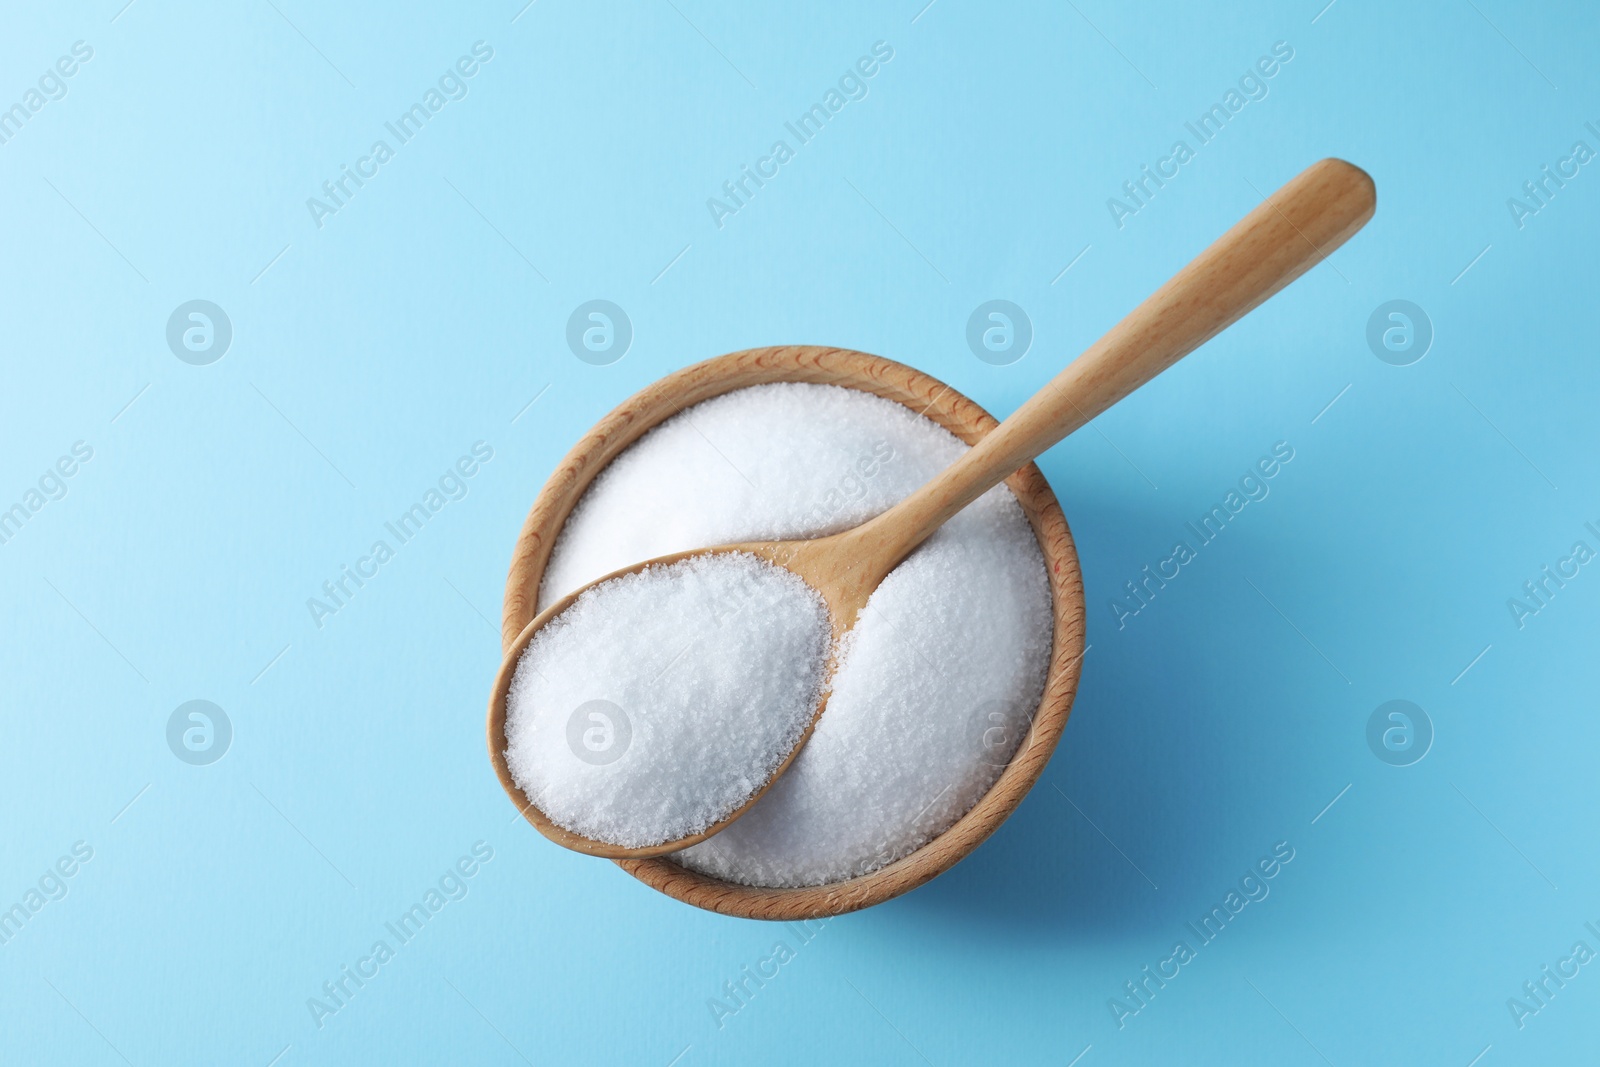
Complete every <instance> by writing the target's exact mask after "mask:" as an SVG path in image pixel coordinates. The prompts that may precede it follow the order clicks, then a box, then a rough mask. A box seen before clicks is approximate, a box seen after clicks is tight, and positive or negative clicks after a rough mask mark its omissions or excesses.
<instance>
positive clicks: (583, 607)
mask: <svg viewBox="0 0 1600 1067" xmlns="http://www.w3.org/2000/svg"><path fill="white" fill-rule="evenodd" d="M613 569H616V568H613ZM829 643H830V629H829V621H828V610H827V606H826V604H824V602H823V600H822V597H821V596H820V595H819V594H818V593H817V592H816V591H815V590H814V589H812V588H811V587H810V586H808V585H807V584H806V583H805V582H804V581H802V580H801V579H800V578H799V577H797V576H796V575H794V574H793V573H791V572H789V571H786V570H784V569H783V568H781V567H777V566H774V565H773V564H771V563H768V562H766V561H765V560H762V559H760V558H758V557H756V556H753V555H750V554H748V553H743V552H738V553H718V554H715V555H708V556H694V557H690V558H689V559H686V560H683V561H681V562H678V563H673V564H667V565H662V566H654V567H648V568H646V569H645V570H643V571H640V572H637V573H635V574H628V575H624V576H622V577H620V578H614V579H612V580H610V581H607V582H602V583H601V584H599V585H597V586H595V587H594V588H592V589H589V590H587V591H585V592H584V593H583V595H581V596H580V597H578V599H577V600H576V601H575V602H573V604H572V605H571V606H570V607H568V608H567V609H566V610H565V611H563V612H562V613H561V614H559V615H557V616H556V617H555V618H554V619H552V620H550V621H549V622H548V623H546V624H545V625H544V626H543V627H541V628H540V630H539V631H538V633H536V634H535V635H534V637H533V639H532V640H531V641H530V642H529V643H528V647H527V649H526V651H524V653H523V655H522V658H521V659H520V660H519V661H518V663H517V670H516V674H515V675H514V676H513V678H512V682H511V688H510V691H509V692H508V694H507V698H506V740H507V743H508V748H507V750H506V762H507V765H508V766H509V768H510V770H511V776H512V778H513V779H514V780H515V781H516V783H517V785H518V786H520V787H521V788H522V790H523V792H524V793H525V794H526V795H527V797H528V799H529V800H530V801H532V802H533V803H534V804H536V805H537V806H538V807H539V810H541V811H543V812H544V813H545V814H546V815H547V816H549V818H550V820H551V821H552V822H554V823H555V824H556V825H558V826H562V827H565V828H566V829H568V830H572V831H574V832H576V833H579V834H582V835H583V836H584V837H587V838H590V839H591V840H596V841H604V842H608V843H610V844H614V845H622V846H624V847H628V848H638V847H642V846H646V845H657V844H660V843H662V842H663V841H676V840H678V839H680V838H683V837H688V836H689V835H691V834H696V833H699V832H700V831H702V830H705V829H707V828H708V827H710V826H711V825H712V824H713V823H716V822H718V821H719V820H721V819H723V818H725V817H726V816H727V815H729V814H731V813H732V812H733V811H734V810H735V809H737V808H738V807H739V806H740V805H742V804H744V803H745V802H746V801H747V800H749V799H750V797H751V796H752V795H754V793H755V792H756V790H758V789H759V788H760V787H761V786H762V785H764V784H766V782H767V780H768V779H770V778H771V777H772V774H773V772H774V771H775V770H777V768H778V765H779V764H780V763H782V762H783V760H784V759H785V758H786V757H787V756H788V755H789V752H790V751H791V750H792V749H793V748H794V746H795V743H796V742H797V741H798V740H799V739H800V735H801V734H802V733H803V732H804V731H805V728H806V726H807V725H808V724H809V723H810V722H811V719H812V716H813V714H814V712H815V710H816V706H817V703H818V701H819V700H820V699H821V696H822V686H823V682H824V673H825V668H826V665H827V659H828V651H829Z"/></svg>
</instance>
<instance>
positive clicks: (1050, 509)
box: [489, 345, 1084, 920]
mask: <svg viewBox="0 0 1600 1067" xmlns="http://www.w3.org/2000/svg"><path fill="white" fill-rule="evenodd" d="M768 382H812V383H818V384H823V385H840V386H845V387H847V388H851V389H861V390H863V391H865V392H869V393H873V394H876V395H877V396H881V397H884V398H885V399H888V400H893V401H895V402H896V403H900V404H904V405H905V406H906V407H908V408H910V409H911V410H912V411H915V412H917V413H919V414H921V415H924V416H926V417H927V418H929V419H932V420H933V421H934V422H936V423H938V424H939V425H940V426H943V427H944V428H945V429H947V430H949V431H950V432H951V433H953V434H955V435H956V436H957V437H959V438H960V439H961V440H963V441H965V442H967V443H968V444H972V443H973V442H975V441H977V440H978V438H980V437H982V436H983V435H984V434H986V433H988V432H989V431H990V430H991V429H993V428H994V426H995V425H996V424H997V420H996V419H995V418H994V417H993V416H992V415H990V414H989V413H988V412H987V411H984V410H983V408H981V407H979V406H978V405H977V404H975V403H974V402H972V401H971V400H968V399H967V398H966V397H964V396H962V395H961V394H960V393H958V392H956V391H955V390H954V389H952V388H950V387H949V386H948V385H945V384H944V383H943V382H941V381H939V380H938V379H936V378H931V377H929V376H928V375H926V374H923V373H921V372H920V371H916V370H912V369H911V368H910V367H907V366H904V365H902V364H899V363H896V362H894V361H893V360H888V359H884V358H882V357H880V356H869V355H867V354H865V353H863V352H852V351H850V350H848V349H842V348H820V347H816V346H813V345H786V346H783V347H778V348H752V349H748V350H746V351H743V352H733V353H730V354H729V355H726V356H718V357H717V358H716V359H708V360H706V361H705V362H704V363H696V364H695V365H693V366H691V367H685V368H684V369H683V370H680V371H677V372H676V373H673V374H669V375H667V376H666V377H665V378H662V379H661V380H660V381H658V382H655V383H654V384H652V385H649V386H646V387H645V388H644V389H642V390H640V391H639V392H638V393H635V394H634V395H633V396H631V397H629V398H628V399H627V400H625V401H623V402H622V403H621V404H620V405H618V406H617V408H616V409H615V410H613V411H612V412H611V413H610V414H608V415H607V416H606V417H605V418H603V419H601V420H600V421H599V423H597V424H596V425H595V427H594V428H593V429H592V430H590V431H589V432H588V433H586V434H584V435H583V437H582V438H581V439H580V440H579V441H578V443H577V444H576V445H574V446H573V448H572V451H570V452H568V453H567V455H566V458H564V459H563V460H562V461H561V464H560V466H558V467H557V468H556V470H555V473H553V474H552V475H551V476H550V480H549V481H548V482H546V483H545V487H544V489H543V490H542V491H540V493H539V496H538V497H537V498H536V499H535V500H534V502H533V509H532V510H531V511H529V512H528V518H527V521H526V522H524V523H523V526H522V533H521V535H520V536H519V537H518V538H517V545H516V549H515V551H514V552H513V553H512V557H511V572H510V574H509V575H508V576H507V578H506V599H505V608H504V614H503V618H502V622H501V648H502V652H504V651H506V650H508V649H509V648H510V647H511V644H512V642H513V641H515V640H516V638H517V635H518V634H519V633H521V632H522V629H523V627H525V626H527V624H528V622H529V620H531V619H532V618H533V616H534V613H535V610H536V608H537V606H538V600H539V582H540V580H541V579H542V578H543V577H544V568H545V564H547V563H548V562H549V560H550V551H551V549H552V548H553V547H554V545H555V542H556V535H557V534H559V533H560V532H561V527H562V524H563V523H565V522H566V521H567V516H568V515H569V514H571V512H572V509H573V507H574V506H575V505H576V504H577V502H578V498H579V497H581V496H582V495H583V493H584V491H585V490H586V489H588V487H589V484H590V483H591V482H593V481H594V479H595V476H596V475H598V474H599V473H600V471H601V470H602V469H604V468H605V466H606V464H607V463H610V462H611V460H612V459H614V458H615V457H616V456H617V454H618V453H620V452H621V451H622V450H623V449H625V448H627V447H628V446H629V445H631V444H632V443H633V442H634V441H637V440H638V439H639V438H640V437H641V436H643V434H644V433H645V432H646V431H647V430H649V429H650V428H652V427H653V426H655V425H656V424H657V423H659V422H662V421H664V420H666V419H668V418H670V417H671V416H673V415H676V414H677V413H678V412H679V411H682V410H683V409H684V408H686V407H689V406H690V405H692V404H698V403H700V402H701V401H702V400H707V399H710V398H711V397H714V396H719V395H721V394H723V393H728V392H732V391H733V390H735V389H743V388H745V387H747V386H752V385H763V384H766V383H768ZM1006 484H1007V485H1008V486H1010V487H1011V491H1012V492H1013V493H1014V494H1016V497H1017V500H1018V501H1019V502H1020V503H1021V504H1022V510H1023V511H1024V512H1025V513H1026V514H1027V516H1028V521H1029V522H1030V523H1031V524H1032V525H1033V531H1034V534H1035V536H1037V537H1038V539H1039V548H1040V550H1041V551H1042V552H1043V553H1044V560H1045V565H1046V566H1047V567H1048V569H1049V572H1050V596H1051V601H1052V605H1053V614H1054V616H1055V633H1054V643H1053V646H1052V648H1051V652H1050V670H1049V674H1048V676H1047V678H1046V680H1045V686H1044V695H1043V697H1042V698H1041V699H1040V701H1039V708H1038V710H1037V712H1035V714H1034V718H1033V725H1032V729H1031V731H1030V732H1029V734H1028V736H1027V737H1026V738H1025V739H1024V740H1023V742H1022V744H1020V745H1019V746H1018V748H1017V752H1016V754H1015V755H1014V756H1013V757H1012V758H1011V762H1010V763H1009V764H1007V765H1006V768H1005V770H1003V771H1002V772H1001V773H1000V777H999V778H998V779H997V780H996V781H995V783H994V785H993V786H991V787H990V789H989V791H988V792H987V793H986V794H984V796H983V798H982V799H980V800H979V801H978V803H977V804H975V805H973V807H972V808H971V810H969V811H968V812H967V813H966V814H965V815H963V816H962V817H961V818H959V819H957V820H956V822H955V823H954V824H953V825H952V826H951V827H950V828H949V829H947V830H945V832H944V833H942V834H940V835H939V836H938V837H936V838H934V839H933V840H931V841H929V842H928V843H927V844H925V845H923V846H922V847H921V848H919V849H917V850H916V851H915V852H913V853H911V854H910V855H908V856H905V857H904V858H902V859H899V860H897V861H895V862H894V863H891V864H889V865H888V866H886V867H882V868H879V869H878V870H876V871H873V872H872V873H871V874H865V875H862V876H860V877H859V878H851V879H848V880H846V881H843V882H836V883H833V884H831V885H821V886H811V887H807V888H801V889H763V888H755V887H752V886H745V885H739V884H738V883H735V882H725V881H722V880H721V879H717V878H712V877H708V876H707V875H703V874H699V873H696V872H694V871H691V870H688V869H686V868H684V867H680V866H679V865H678V864H676V863H674V862H673V861H672V860H671V859H670V858H659V859H645V860H617V861H615V862H616V863H617V865H618V866H620V867H621V868H622V869H623V870H625V871H627V872H628V873H629V874H631V875H633V876H634V877H635V878H637V879H639V880H640V881H641V882H644V883H645V884H646V885H649V886H651V887H653V888H655V889H659V890H660V891H661V892H663V893H665V894H667V895H668V896H670V897H675V898H676V899H678V900H681V901H683V902H684V903H685V904H693V905H694V906H695V907H697V908H705V909H707V910H710V911H715V912H721V913H722V914H724V915H734V916H738V917H740V918H746V919H773V920H795V919H813V918H820V917H823V916H830V915H841V914H843V913H845V912H849V911H856V910H858V909H860V908H866V907H870V906H872V905H873V904H879V903H882V902H883V901H885V900H888V899H890V898H891V897H896V896H899V895H900V894H901V893H904V892H907V891H908V890H911V889H915V888H916V887H917V886H919V885H921V884H922V883H924V882H926V881H928V880H929V879H930V878H933V877H934V876H935V875H938V874H941V873H943V872H944V871H946V870H949V869H950V868H951V867H953V866H954V865H955V864H956V863H958V862H959V861H960V860H962V859H963V858H964V857H965V856H966V855H967V853H969V852H971V851H972V850H973V849H975V848H977V847H978V845H980V844H981V843H982V842H983V840H984V838H986V837H988V836H989V835H990V834H991V833H993V832H994V831H995V829H996V827H998V826H999V825H1000V824H1001V823H1002V822H1004V821H1005V819H1006V817H1007V816H1008V815H1010V814H1011V813H1012V811H1014V810H1015V809H1016V807H1017V805H1018V804H1019V803H1021V802H1022V798H1023V797H1024V796H1025V795H1026V794H1027V792H1028V790H1029V789H1030V788H1031V787H1032V786H1033V783H1034V782H1035V781H1036V780H1037V779H1038V777H1039V775H1040V773H1041V772H1042V771H1043V770H1044V765H1045V763H1046V762H1048V761H1049V759H1050V754H1051V753H1052V752H1054V751H1055V747H1056V742H1057V741H1059V740H1060V739H1061V731H1062V730H1063V729H1064V728H1065V727H1066V724H1067V713H1068V711H1069V710H1070V709H1071V707H1072V698H1073V694H1074V693H1076V691H1077V688H1078V671H1079V667H1080V665H1081V663H1082V658H1083V635H1084V605H1083V577H1082V575H1081V574H1080V572H1079V570H1078V555H1077V551H1076V549H1075V548H1074V547H1073V544H1072V534H1071V532H1070V531H1069V530H1068V529H1067V521H1066V519H1065V517H1063V516H1062V514H1061V507H1060V505H1058V504H1057V503H1056V498H1055V494H1054V493H1052V492H1051V491H1050V486H1049V484H1048V483H1046V481H1045V479H1044V475H1043V474H1042V473H1040V471H1039V468H1038V467H1037V466H1035V465H1034V464H1031V463H1030V464H1028V465H1027V466H1026V467H1024V468H1022V469H1021V470H1019V471H1018V472H1017V473H1015V474H1013V475H1012V476H1011V477H1010V478H1009V479H1007V481H1006ZM489 748H490V752H491V753H493V752H503V751H505V748H506V739H505V733H504V729H503V724H496V723H494V722H493V721H492V720H491V722H490V725H489ZM500 777H501V784H502V785H503V786H504V787H505V789H506V792H507V793H508V794H509V795H510V796H511V799H512V801H513V802H514V803H515V804H516V805H517V807H518V808H520V809H523V811H524V816H525V817H526V815H527V810H526V809H527V807H528V805H527V798H526V797H525V796H523V795H522V792H521V790H519V789H517V787H516V786H515V784H514V783H512V782H511V781H510V779H509V778H508V777H506V776H505V775H501V776H500Z"/></svg>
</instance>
